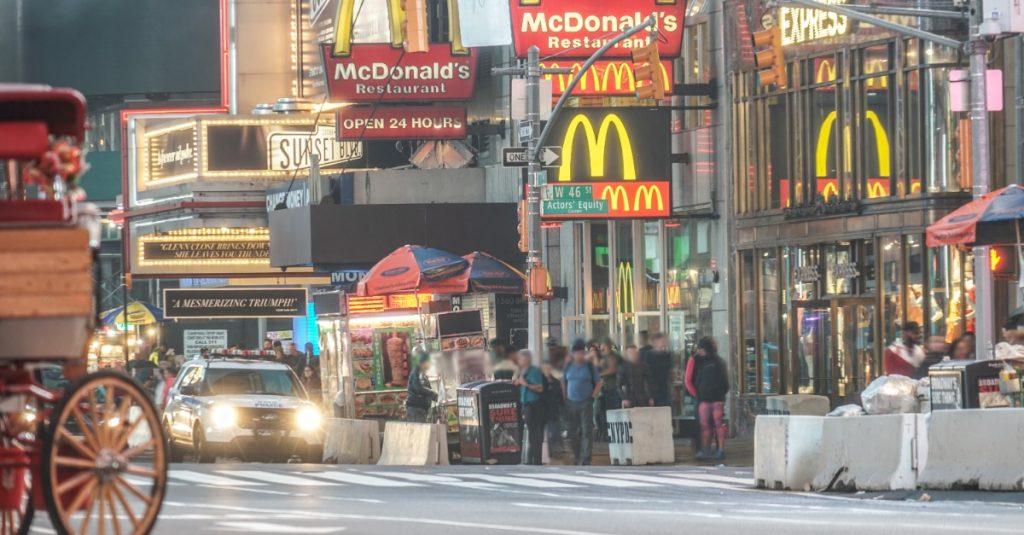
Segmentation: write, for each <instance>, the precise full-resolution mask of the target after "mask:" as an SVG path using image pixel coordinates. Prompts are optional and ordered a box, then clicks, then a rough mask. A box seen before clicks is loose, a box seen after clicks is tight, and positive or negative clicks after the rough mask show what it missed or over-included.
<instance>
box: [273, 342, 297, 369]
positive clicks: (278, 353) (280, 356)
mask: <svg viewBox="0 0 1024 535" xmlns="http://www.w3.org/2000/svg"><path fill="white" fill-rule="evenodd" d="M272 347H273V348H274V362H279V363H281V364H284V365H286V366H288V367H289V368H292V369H294V366H292V361H291V359H289V358H288V355H287V354H286V353H285V352H284V344H282V343H281V341H280V340H274V345H273V346H272Z"/></svg>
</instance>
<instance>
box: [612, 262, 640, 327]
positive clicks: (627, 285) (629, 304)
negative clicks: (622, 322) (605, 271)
mask: <svg viewBox="0 0 1024 535" xmlns="http://www.w3.org/2000/svg"><path fill="white" fill-rule="evenodd" d="M618 283H619V286H618V288H616V290H617V291H616V292H615V309H616V311H617V312H618V313H619V314H632V313H634V312H635V311H636V297H635V296H634V295H633V264H631V263H629V262H620V263H619V266H618Z"/></svg>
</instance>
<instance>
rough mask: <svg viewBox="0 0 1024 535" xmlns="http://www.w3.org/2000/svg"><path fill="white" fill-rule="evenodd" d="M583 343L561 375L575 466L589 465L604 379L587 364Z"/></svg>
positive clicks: (575, 346) (575, 348)
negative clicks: (598, 397) (595, 418)
mask: <svg viewBox="0 0 1024 535" xmlns="http://www.w3.org/2000/svg"><path fill="white" fill-rule="evenodd" d="M586 355H587V353H586V347H585V346H584V344H583V341H582V340H577V341H575V342H573V344H572V349H571V354H570V358H571V360H570V361H569V362H568V363H567V364H566V365H565V370H564V371H563V372H562V376H563V378H564V380H563V381H562V396H563V397H564V398H565V400H566V402H565V408H566V423H567V425H566V427H567V428H568V431H569V442H570V444H571V445H572V455H573V461H572V462H573V464H582V465H589V464H590V450H591V446H592V443H593V440H594V398H596V397H597V395H598V393H600V392H601V375H600V374H599V373H598V371H597V368H596V367H595V366H594V365H593V364H592V363H590V362H587V360H586Z"/></svg>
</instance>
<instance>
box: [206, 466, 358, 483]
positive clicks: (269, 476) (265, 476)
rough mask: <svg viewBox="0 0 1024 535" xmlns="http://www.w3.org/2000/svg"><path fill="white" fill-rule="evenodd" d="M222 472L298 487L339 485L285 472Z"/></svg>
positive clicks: (221, 471)
mask: <svg viewBox="0 0 1024 535" xmlns="http://www.w3.org/2000/svg"><path fill="white" fill-rule="evenodd" d="M218 472H220V473H221V474H231V475H233V476H239V477H247V478H249V479H255V480H257V481H263V482H266V483H276V484H278V485H294V486H297V487H330V486H335V485H338V483H328V482H327V481H322V480H319V479H311V478H306V477H296V476H287V475H284V474H277V473H274V472H263V471H260V470H218Z"/></svg>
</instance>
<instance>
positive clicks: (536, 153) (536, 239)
mask: <svg viewBox="0 0 1024 535" xmlns="http://www.w3.org/2000/svg"><path fill="white" fill-rule="evenodd" d="M657 20H658V19H657V17H656V16H655V15H654V14H651V15H650V16H649V17H647V19H646V20H645V21H644V22H642V23H640V24H638V25H636V26H633V27H631V28H629V29H627V30H625V31H624V32H622V33H620V34H619V35H617V36H615V37H613V38H612V39H611V40H609V41H608V42H607V43H605V45H604V46H602V47H601V48H599V49H598V50H597V51H596V52H594V54H593V55H591V56H590V58H588V59H587V61H585V62H584V63H583V66H582V67H581V68H580V69H579V71H578V72H576V74H575V76H573V78H572V80H571V81H570V82H569V85H568V86H566V88H565V91H564V92H563V93H562V95H561V96H560V97H559V98H558V102H557V103H556V104H555V106H554V108H552V110H551V116H550V117H548V119H547V124H546V125H544V128H543V130H542V129H541V118H540V104H541V102H540V79H541V76H543V75H545V74H569V73H570V72H571V71H570V70H569V69H542V68H541V66H540V49H539V48H537V47H536V46H531V47H530V48H529V49H528V50H527V51H526V65H525V67H524V66H519V67H496V68H494V69H491V73H492V74H494V75H495V76H523V77H525V78H526V83H525V86H526V119H525V120H524V121H523V122H522V123H520V124H521V125H528V127H527V129H528V130H529V134H530V136H529V138H527V139H526V140H525V145H526V158H527V168H526V170H527V182H528V184H529V188H527V189H528V193H527V197H526V204H527V207H526V218H527V221H526V225H525V227H526V235H527V236H526V243H527V244H528V246H529V251H527V253H526V266H527V270H528V271H527V272H528V274H531V273H533V272H534V269H535V268H540V267H543V265H542V261H541V259H542V255H541V252H542V251H541V249H542V241H541V228H540V210H541V208H540V202H541V190H542V189H543V188H544V183H545V179H544V172H543V169H542V165H541V161H540V150H541V148H542V147H543V146H544V140H546V139H547V137H548V135H549V134H550V132H551V125H552V124H553V123H554V122H555V119H556V118H557V117H558V114H559V113H560V112H561V111H562V108H563V107H564V106H565V103H566V101H567V100H568V99H569V96H570V95H571V94H572V91H573V89H575V88H576V85H577V84H579V82H580V80H581V79H583V76H584V75H586V73H587V71H588V70H590V67H592V66H593V65H594V63H595V62H596V61H597V60H599V59H601V57H602V56H604V54H605V52H607V51H608V50H610V49H611V48H612V47H614V46H615V45H616V44H618V43H619V42H621V41H622V40H624V39H628V38H630V37H632V36H633V35H635V34H637V33H639V32H641V31H644V30H645V29H648V28H654V27H655V25H656V23H657ZM519 142H520V144H523V143H524V140H523V139H520V140H519ZM527 278H528V281H532V280H533V278H532V277H529V276H528V277H527ZM528 284H529V283H528ZM541 303H542V300H541V299H540V298H539V297H537V296H533V295H530V296H529V302H528V304H527V307H528V308H527V315H528V322H529V323H528V326H527V332H528V335H529V344H528V347H529V349H530V352H531V353H533V360H534V363H537V364H539V363H540V360H541V357H542V353H541V350H542V349H543V347H544V341H543V337H544V334H543V333H544V329H543V318H542V310H541Z"/></svg>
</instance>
